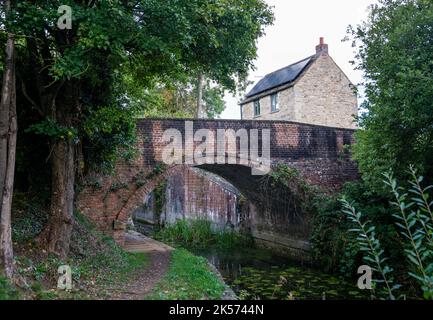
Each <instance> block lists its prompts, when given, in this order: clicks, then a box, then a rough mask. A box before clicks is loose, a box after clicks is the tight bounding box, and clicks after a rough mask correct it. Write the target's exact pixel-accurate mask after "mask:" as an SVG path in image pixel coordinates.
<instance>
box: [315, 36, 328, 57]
mask: <svg viewBox="0 0 433 320" xmlns="http://www.w3.org/2000/svg"><path fill="white" fill-rule="evenodd" d="M316 53H317V54H319V53H320V54H325V55H327V54H328V45H327V44H326V43H325V38H324V37H320V43H319V45H317V46H316Z"/></svg>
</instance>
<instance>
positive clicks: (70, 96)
mask: <svg viewBox="0 0 433 320" xmlns="http://www.w3.org/2000/svg"><path fill="white" fill-rule="evenodd" d="M60 88H61V90H60V89H59V91H58V95H57V94H56V95H54V96H53V97H52V103H51V104H50V106H51V112H50V113H51V118H52V119H54V120H55V121H56V122H57V123H58V124H59V125H60V126H62V127H64V128H72V127H73V121H72V115H74V113H75V112H77V108H78V105H79V103H78V97H79V86H78V84H77V83H75V82H74V81H70V82H67V83H65V84H64V85H63V86H61V87H60ZM57 96H58V99H57ZM57 100H58V101H57ZM75 148H76V144H75V143H74V141H73V139H71V137H69V136H64V137H57V138H56V139H53V140H52V142H51V155H50V161H51V206H50V217H49V220H48V223H47V226H46V227H45V229H44V231H43V232H42V234H41V235H40V241H41V244H42V245H43V246H44V247H45V248H46V250H47V251H48V252H51V253H54V254H57V255H58V256H59V257H60V258H62V259H64V258H66V257H67V256H68V254H69V247H70V241H71V234H72V228H73V222H74V187H75V174H76V167H75V164H76V153H75Z"/></svg>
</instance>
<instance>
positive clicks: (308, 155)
mask: <svg viewBox="0 0 433 320" xmlns="http://www.w3.org/2000/svg"><path fill="white" fill-rule="evenodd" d="M187 122H188V123H190V124H191V123H192V124H193V126H194V129H195V130H201V129H208V130H212V131H214V133H215V132H217V130H218V129H232V130H234V131H238V130H240V129H246V130H256V131H260V130H264V129H266V130H269V131H270V142H269V148H270V151H271V164H272V165H275V164H277V163H285V164H286V165H287V166H288V167H290V168H295V169H297V170H298V171H299V172H300V173H301V175H302V177H303V178H304V179H305V181H306V182H308V183H310V184H313V185H319V186H322V187H323V188H325V189H330V190H334V189H337V188H339V186H341V185H342V184H343V183H344V182H346V181H350V180H354V179H357V178H358V176H359V175H358V171H357V167H356V164H355V163H353V162H352V161H351V160H350V155H348V154H347V151H346V150H347V149H346V148H345V146H347V145H350V144H352V143H354V130H350V129H341V128H330V127H323V126H315V125H308V124H302V123H295V122H288V121H239V120H184V119H143V120H139V121H138V123H137V134H138V138H139V139H138V141H137V145H136V149H137V151H138V154H139V156H138V158H137V159H136V160H135V161H134V162H132V163H126V162H123V161H121V162H119V163H118V164H117V165H116V170H115V171H116V172H115V174H114V175H112V176H102V175H98V174H96V173H95V174H89V175H88V177H86V181H87V182H86V183H85V184H84V187H83V188H82V190H81V192H79V193H78V196H77V201H76V203H77V207H78V209H79V210H80V211H81V212H82V213H83V214H84V215H86V216H88V217H89V218H90V219H91V220H93V221H94V222H95V223H96V225H97V227H98V229H99V230H101V231H103V232H105V233H108V234H110V235H113V236H114V238H115V239H116V240H117V241H118V242H120V243H121V242H123V234H124V229H125V225H124V224H125V222H126V221H127V217H128V216H129V215H130V214H131V213H132V212H133V210H135V209H136V208H137V205H138V204H140V203H143V201H144V198H145V196H146V194H148V193H149V192H150V191H152V190H153V189H154V188H155V187H156V186H157V185H158V184H159V183H160V182H161V181H163V180H164V179H167V178H168V177H170V176H172V175H174V174H176V173H179V172H181V171H182V170H184V169H185V167H191V166H192V167H195V166H194V165H187V164H179V165H173V166H168V167H166V168H165V170H164V171H163V172H160V173H158V174H156V175H155V174H153V175H152V172H153V171H154V169H155V168H156V167H157V166H158V164H160V163H161V162H162V158H161V155H162V150H163V148H164V147H165V146H166V145H167V142H166V141H165V140H164V138H163V135H164V132H165V131H166V130H170V129H176V130H177V131H178V132H180V133H181V134H182V135H185V134H186V132H187V128H186V123H187ZM214 135H215V134H214ZM215 136H216V135H215ZM257 166H258V164H257V163H251V162H249V163H248V165H228V164H227V165H213V164H212V165H201V166H197V167H199V168H202V169H204V170H206V171H209V172H212V173H215V174H217V175H219V176H221V177H223V178H224V179H226V180H227V181H229V182H230V183H232V184H233V185H234V186H235V187H236V188H238V189H239V190H240V191H241V193H244V195H245V196H246V197H247V198H249V200H251V202H252V203H254V207H255V208H253V209H254V210H256V214H255V216H254V219H257V221H255V223H256V225H257V226H260V227H257V228H256V232H257V233H256V236H257V237H258V238H260V237H261V238H263V240H264V241H278V242H280V243H281V242H286V243H289V245H290V241H289V240H291V239H287V237H286V236H287V234H288V233H289V232H290V233H292V234H295V233H296V232H297V231H299V230H293V229H291V228H289V227H287V226H284V224H288V223H289V222H290V220H287V219H285V215H284V214H282V215H277V214H276V211H277V210H279V204H278V203H275V204H270V205H269V204H268V206H266V205H263V203H265V201H263V197H262V198H261V197H260V194H258V192H257V188H256V187H257V185H258V182H257V180H255V179H253V178H252V176H251V172H250V170H251V168H252V167H257ZM140 172H144V174H145V175H146V176H149V175H151V176H152V177H151V178H149V179H146V180H145V181H144V183H142V182H141V183H140V184H138V183H137V181H136V180H137V179H136V178H137V176H138V175H139V174H140ZM239 176H241V177H242V179H239ZM119 186H120V187H119ZM282 197H284V195H282ZM270 226H277V227H279V226H283V227H282V228H275V230H272V228H271V227H270ZM285 227H287V228H285ZM301 231H302V230H301ZM305 238H307V237H305ZM275 239H277V240H275Z"/></svg>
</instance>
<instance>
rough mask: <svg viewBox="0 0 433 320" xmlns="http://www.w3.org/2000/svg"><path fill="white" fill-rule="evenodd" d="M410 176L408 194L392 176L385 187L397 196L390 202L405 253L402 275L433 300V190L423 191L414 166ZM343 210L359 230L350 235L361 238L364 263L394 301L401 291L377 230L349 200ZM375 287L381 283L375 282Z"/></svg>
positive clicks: (356, 229)
mask: <svg viewBox="0 0 433 320" xmlns="http://www.w3.org/2000/svg"><path fill="white" fill-rule="evenodd" d="M409 174H410V176H411V180H410V181H409V185H410V187H409V188H408V190H407V191H406V190H405V189H404V188H401V187H399V186H398V184H397V180H396V179H395V178H394V176H393V175H392V173H387V174H385V175H384V176H385V181H384V183H385V185H386V186H388V188H389V189H390V191H391V193H392V195H393V196H394V201H392V202H391V204H392V206H393V207H394V208H395V209H396V211H395V213H394V214H393V217H394V223H395V225H396V226H397V227H398V228H399V234H400V236H401V238H400V240H399V241H400V242H402V244H403V249H404V250H402V251H403V252H404V255H405V257H406V259H407V260H406V262H405V263H404V266H403V267H404V268H403V271H404V272H405V273H407V274H408V275H409V276H410V277H412V279H413V280H415V281H416V282H417V283H418V284H419V287H420V289H421V291H422V292H423V297H424V298H425V299H433V254H432V253H433V214H432V206H433V203H432V202H429V199H430V194H429V193H428V192H429V190H430V189H432V188H433V186H429V187H426V188H423V187H422V185H421V183H422V181H423V177H419V176H418V175H417V171H416V169H415V168H414V167H413V166H411V167H410V170H409ZM343 207H344V209H343V212H344V213H345V214H346V215H347V216H348V217H349V219H350V220H351V222H352V224H353V225H354V226H355V227H356V228H354V229H351V230H350V231H353V232H355V233H356V234H357V235H358V237H357V238H356V241H357V244H358V245H359V246H360V249H361V250H362V251H363V252H364V260H365V261H366V262H367V263H369V264H370V266H372V268H373V270H375V271H377V272H378V273H379V274H380V275H381V276H382V282H383V283H384V286H383V287H384V288H385V289H386V291H387V292H388V295H389V298H391V299H393V298H394V297H395V296H394V295H393V291H394V290H395V289H396V288H398V286H395V285H393V282H394V281H393V277H394V275H395V274H396V272H394V270H393V269H392V268H390V267H389V266H388V265H386V264H385V261H386V260H387V259H386V258H384V255H385V251H384V250H383V249H382V247H381V244H380V242H379V240H378V239H377V233H376V227H375V226H374V224H372V223H371V221H364V216H363V214H362V213H361V212H358V211H357V210H356V209H355V207H354V205H353V204H351V203H349V202H348V201H347V200H343ZM389 262H390V261H388V262H387V263H389ZM400 263H401V262H400ZM376 283H380V282H378V281H377V280H376Z"/></svg>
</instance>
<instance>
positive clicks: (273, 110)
mask: <svg viewBox="0 0 433 320" xmlns="http://www.w3.org/2000/svg"><path fill="white" fill-rule="evenodd" d="M274 97H275V108H274ZM279 98H280V96H279V94H278V92H277V93H273V94H271V112H278V111H280V101H279V100H280V99H279Z"/></svg>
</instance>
